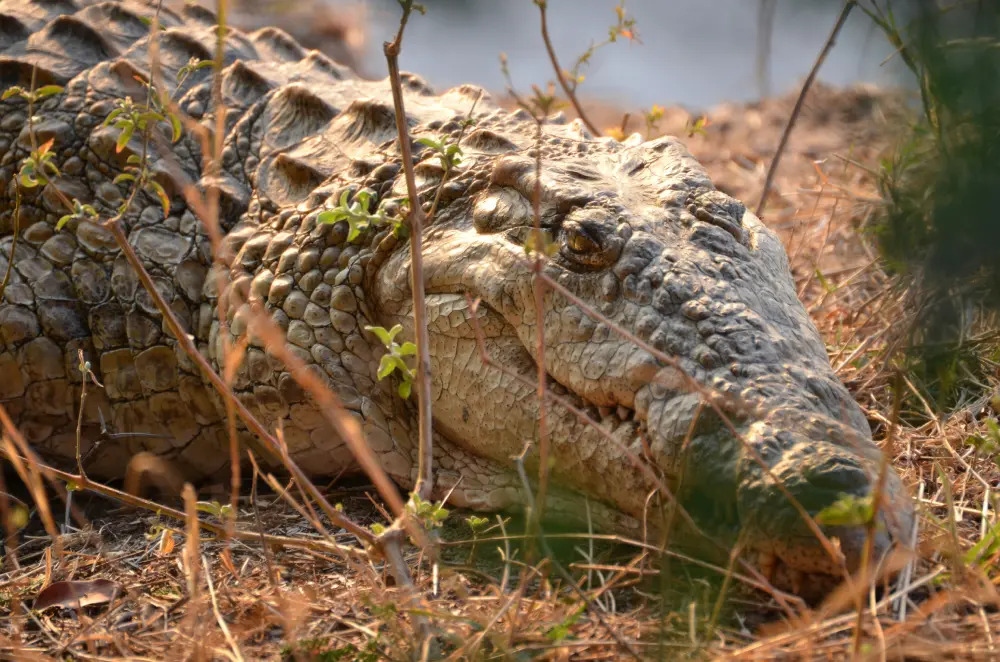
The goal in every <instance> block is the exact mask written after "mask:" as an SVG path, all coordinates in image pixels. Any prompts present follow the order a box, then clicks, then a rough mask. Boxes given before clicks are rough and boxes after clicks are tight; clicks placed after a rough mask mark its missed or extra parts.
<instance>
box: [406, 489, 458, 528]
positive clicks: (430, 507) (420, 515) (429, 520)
mask: <svg viewBox="0 0 1000 662" xmlns="http://www.w3.org/2000/svg"><path fill="white" fill-rule="evenodd" d="M406 507H407V509H408V510H410V512H412V513H413V515H414V516H415V517H416V518H417V519H418V520H420V522H421V523H422V524H423V525H424V528H427V529H433V528H437V527H440V526H442V525H443V524H444V521H445V520H446V519H448V510H447V509H446V508H445V507H444V503H443V502H441V501H438V502H437V503H431V502H430V501H425V500H423V499H421V498H420V495H419V494H417V493H416V492H412V493H411V494H410V503H408V504H407V506H406Z"/></svg>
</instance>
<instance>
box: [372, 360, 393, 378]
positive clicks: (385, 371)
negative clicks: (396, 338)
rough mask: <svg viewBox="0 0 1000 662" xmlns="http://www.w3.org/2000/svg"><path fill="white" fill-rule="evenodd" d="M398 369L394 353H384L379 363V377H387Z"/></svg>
mask: <svg viewBox="0 0 1000 662" xmlns="http://www.w3.org/2000/svg"><path fill="white" fill-rule="evenodd" d="M395 369H396V362H395V357H394V356H393V355H392V354H383V355H382V360H381V361H380V362H379V364H378V375H377V376H378V378H379V379H385V378H386V377H388V376H389V375H391V374H392V371H393V370H395Z"/></svg>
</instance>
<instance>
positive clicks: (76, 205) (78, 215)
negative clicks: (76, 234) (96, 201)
mask: <svg viewBox="0 0 1000 662" xmlns="http://www.w3.org/2000/svg"><path fill="white" fill-rule="evenodd" d="M73 219H80V220H83V219H91V220H95V221H96V220H97V210H96V209H94V207H93V205H85V204H83V203H81V202H80V201H79V200H76V199H75V198H74V200H73V209H72V211H71V213H69V214H66V215H65V216H63V217H62V218H60V219H59V221H58V222H57V223H56V230H62V229H63V226H65V225H66V224H67V223H69V222H70V221H71V220H73Z"/></svg>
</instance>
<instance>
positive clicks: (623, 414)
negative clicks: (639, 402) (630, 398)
mask: <svg viewBox="0 0 1000 662" xmlns="http://www.w3.org/2000/svg"><path fill="white" fill-rule="evenodd" d="M615 413H616V414H618V418H620V419H621V420H623V421H627V420H628V419H630V418H632V410H631V409H629V408H628V407H623V406H622V405H618V410H617V411H616V412H615Z"/></svg>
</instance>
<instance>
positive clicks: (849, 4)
mask: <svg viewBox="0 0 1000 662" xmlns="http://www.w3.org/2000/svg"><path fill="white" fill-rule="evenodd" d="M856 4H858V3H857V0H845V2H844V8H843V9H841V10H840V16H838V17H837V23H836V25H834V26H833V30H832V31H831V32H830V36H829V37H827V39H826V43H825V44H823V49H822V50H821V51H820V52H819V55H818V56H817V57H816V62H815V63H814V64H813V67H812V69H811V70H810V71H809V75H808V76H806V80H805V82H804V83H802V90H801V91H799V98H798V99H796V100H795V107H794V108H792V114H791V116H789V118H788V124H786V125H785V130H784V132H783V133H782V134H781V141H780V142H779V143H778V150H777V151H776V152H775V153H774V158H773V159H772V160H771V165H770V166H769V167H768V169H767V177H766V178H765V179H764V189H763V190H762V191H761V192H760V201H759V202H758V203H757V211H756V212H754V213H755V214H756V215H757V216H758V217H759V216H760V215H761V214H762V213H763V212H764V206H765V205H766V203H767V196H768V194H769V193H770V192H771V186H772V184H773V183H774V174H775V173H776V172H777V170H778V164H779V163H781V155H782V153H783V152H784V151H785V146H786V145H787V144H788V136H790V135H791V133H792V127H794V126H795V121H796V120H797V119H798V118H799V113H800V112H802V105H803V104H804V102H805V100H806V95H808V94H809V88H810V87H812V84H813V81H814V80H815V79H816V74H818V73H819V68H820V67H821V66H823V61H824V60H826V56H827V55H828V54H829V53H830V51H831V50H832V49H833V45H834V44H835V43H836V42H837V35H838V34H840V30H841V28H843V27H844V23H845V22H846V21H847V17H848V16H850V14H851V10H852V9H854V5H856Z"/></svg>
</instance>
